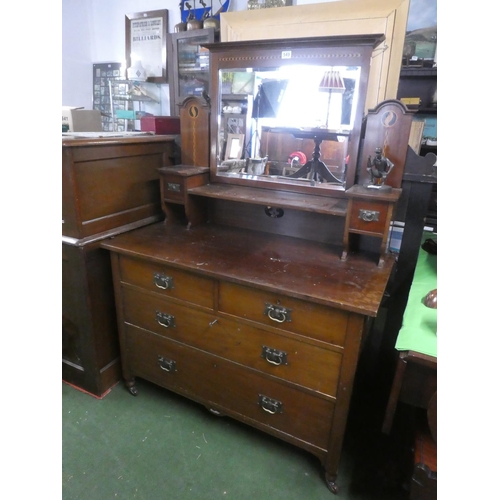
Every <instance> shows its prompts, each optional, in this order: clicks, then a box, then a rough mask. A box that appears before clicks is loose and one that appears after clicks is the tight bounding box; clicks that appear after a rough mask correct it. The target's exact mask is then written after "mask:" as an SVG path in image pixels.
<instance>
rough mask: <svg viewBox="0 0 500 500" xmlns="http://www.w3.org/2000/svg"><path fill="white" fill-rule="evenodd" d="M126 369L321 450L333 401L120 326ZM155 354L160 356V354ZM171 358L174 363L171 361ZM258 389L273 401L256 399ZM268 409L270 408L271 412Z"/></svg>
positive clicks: (127, 326) (323, 446)
mask: <svg viewBox="0 0 500 500" xmlns="http://www.w3.org/2000/svg"><path fill="white" fill-rule="evenodd" d="M125 346H126V349H127V359H128V370H129V372H130V374H131V375H132V376H138V377H142V378H145V379H147V380H149V381H151V382H154V383H156V384H159V385H161V386H163V387H166V388H169V389H172V390H174V391H175V392H179V393H181V394H183V395H186V396H188V397H191V398H192V399H194V400H196V401H199V402H201V403H203V404H205V405H206V406H207V407H210V406H211V405H216V406H217V409H219V410H222V411H226V412H227V413H228V414H233V416H236V417H238V416H239V417H240V418H241V417H244V420H245V421H246V422H249V423H253V424H254V425H256V426H257V427H260V428H271V429H274V430H276V431H278V433H281V434H284V435H286V437H287V438H288V439H289V438H290V436H294V438H296V439H297V440H302V441H304V442H306V443H310V444H312V445H313V446H315V447H318V448H320V449H323V450H325V449H326V448H327V445H328V437H329V432H330V426H331V419H332V415H333V410H334V403H333V402H331V401H327V400H325V399H323V398H318V397H315V396H312V395H310V394H307V393H305V392H303V391H301V390H298V389H294V388H292V387H289V386H286V385H283V384H282V383H280V382H279V381H274V380H272V379H268V378H265V377H263V376H261V375H259V374H258V373H257V372H254V371H251V370H248V369H246V368H244V367H242V366H240V365H238V364H235V363H232V362H230V361H227V360H224V359H222V358H219V357H216V356H212V355H209V354H207V353H205V352H202V351H200V350H197V349H193V348H191V347H188V346H186V345H184V344H180V343H177V342H173V341H171V340H169V339H166V338H164V337H160V336H158V335H154V334H152V333H149V332H146V331H144V330H140V329H138V328H135V327H133V326H130V325H126V326H125ZM160 358H161V359H160ZM171 362H174V363H175V366H173V364H172V363H171ZM259 395H262V396H265V397H266V398H270V399H272V400H274V401H276V402H279V403H280V404H281V408H279V409H277V408H276V407H275V406H274V405H273V401H267V402H263V403H262V405H263V406H265V407H266V408H267V411H266V410H264V409H263V407H262V405H261V404H259ZM272 412H273V413H272Z"/></svg>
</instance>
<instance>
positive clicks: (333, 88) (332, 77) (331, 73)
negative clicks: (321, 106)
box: [318, 69, 345, 94]
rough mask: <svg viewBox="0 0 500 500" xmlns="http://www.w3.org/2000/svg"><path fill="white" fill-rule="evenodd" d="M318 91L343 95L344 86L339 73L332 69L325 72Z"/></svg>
mask: <svg viewBox="0 0 500 500" xmlns="http://www.w3.org/2000/svg"><path fill="white" fill-rule="evenodd" d="M318 90H320V91H321V92H337V93H339V94H343V93H344V91H345V84H344V79H343V78H342V75H341V74H340V72H339V71H336V70H333V69H329V70H327V71H325V73H324V74H323V77H322V78H321V82H320V84H319V88H318Z"/></svg>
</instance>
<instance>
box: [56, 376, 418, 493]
mask: <svg viewBox="0 0 500 500" xmlns="http://www.w3.org/2000/svg"><path fill="white" fill-rule="evenodd" d="M137 388H138V390H139V394H138V396H136V397H134V396H132V395H131V394H130V393H129V392H128V391H127V389H126V388H125V386H124V384H123V383H119V384H118V385H116V386H115V387H114V388H113V389H112V390H111V391H110V392H109V394H108V395H106V396H105V397H104V398H103V399H101V400H99V399H96V398H94V397H92V396H91V395H89V394H86V393H84V392H81V391H79V390H77V389H75V388H74V387H72V386H70V385H67V384H65V383H63V384H62V422H63V425H62V493H63V495H62V498H63V500H77V499H78V500H108V499H109V500H111V499H120V498H121V499H127V500H128V499H143V500H157V499H168V500H184V499H210V500H211V499H219V498H220V499H226V498H227V499H230V498H232V499H238V500H247V499H248V500H255V499H257V500H259V499H264V498H272V499H273V500H281V499H283V500H285V499H286V500H294V499H303V500H304V499H305V500H320V499H329V500H333V499H334V498H338V499H339V500H344V499H347V500H354V499H359V500H368V499H373V500H375V499H376V500H406V499H407V498H408V493H407V491H406V489H405V488H404V482H405V480H407V479H409V478H407V477H406V476H405V474H404V473H403V471H402V470H401V469H402V460H401V457H400V456H399V455H398V454H401V453H403V454H404V453H406V452H407V449H406V448H405V447H404V446H403V445H402V442H401V441H400V440H399V439H398V438H396V440H395V438H394V437H387V436H383V435H382V434H381V433H380V431H379V428H378V424H377V425H375V426H373V425H372V424H370V422H372V421H373V418H371V417H370V415H369V414H365V413H364V411H365V409H364V408H365V406H366V405H365V403H366V401H367V398H366V397H365V396H366V395H364V394H361V397H360V398H359V399H360V401H362V402H364V403H363V405H361V406H360V407H359V408H358V410H356V409H355V407H356V404H355V401H354V402H353V406H354V409H353V410H352V411H351V413H353V412H354V416H353V417H352V418H351V419H350V423H349V426H348V431H347V434H346V438H345V445H344V451H343V455H342V461H341V466H340V470H339V476H338V485H339V487H340V493H339V494H338V495H337V496H334V495H333V494H332V493H331V492H330V491H329V490H328V488H327V487H326V484H325V482H324V479H323V470H322V467H321V464H320V462H319V460H318V459H317V458H316V457H315V456H314V455H312V454H309V453H307V452H305V451H303V450H301V449H299V448H297V447H295V446H292V445H289V444H288V443H284V442H282V441H280V440H278V439H276V438H274V437H270V436H268V435H266V434H265V433H262V432H259V431H257V430H255V429H253V428H250V427H248V426H246V425H243V424H241V423H239V422H236V421H235V420H232V419H231V418H228V417H217V416H214V415H213V414H211V413H210V412H208V411H207V409H206V408H205V407H203V406H201V405H198V404H196V403H194V402H191V401H189V400H187V399H185V398H182V397H180V396H178V395H176V394H173V393H171V392H169V391H167V390H165V389H162V388H160V387H157V386H155V385H153V384H150V383H148V382H146V381H143V380H141V379H139V380H138V381H137ZM356 412H357V413H356ZM358 422H359V424H358ZM405 470H406V468H405Z"/></svg>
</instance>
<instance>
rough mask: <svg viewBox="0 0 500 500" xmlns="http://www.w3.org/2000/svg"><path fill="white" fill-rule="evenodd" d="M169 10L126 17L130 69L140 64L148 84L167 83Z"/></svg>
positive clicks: (139, 13) (137, 13) (126, 46)
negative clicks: (133, 65)
mask: <svg viewBox="0 0 500 500" xmlns="http://www.w3.org/2000/svg"><path fill="white" fill-rule="evenodd" d="M167 31H168V10H166V9H162V10H152V11H149V12H136V13H134V14H127V15H126V16H125V51H126V57H125V59H126V62H127V68H129V67H130V66H131V65H132V63H134V62H138V61H140V62H141V64H142V66H143V68H144V69H145V70H146V76H147V81H148V82H153V83H167Z"/></svg>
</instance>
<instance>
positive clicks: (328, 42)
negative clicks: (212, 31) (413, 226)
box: [204, 34, 385, 196]
mask: <svg viewBox="0 0 500 500" xmlns="http://www.w3.org/2000/svg"><path fill="white" fill-rule="evenodd" d="M384 40H385V35H383V34H369V35H346V36H321V37H310V38H295V39H279V40H248V41H239V42H220V43H211V44H206V45H204V46H205V47H206V48H208V50H209V53H210V73H211V76H210V78H211V81H210V102H211V113H210V115H211V117H210V136H211V141H210V182H212V183H223V184H234V185H241V186H252V187H259V188H266V189H278V190H283V191H293V192H303V193H310V194H315V195H325V196H331V195H332V192H344V191H345V190H346V189H348V188H350V187H351V186H352V185H353V184H354V183H355V177H356V168H357V160H358V152H359V146H360V138H361V125H362V121H363V114H364V107H365V100H366V94H367V87H368V77H369V71H370V62H371V58H372V54H373V50H374V49H375V48H376V47H377V46H378V45H379V44H381V43H382V42H383V41H384ZM297 64H310V65H321V66H360V67H361V74H360V81H359V98H358V105H357V109H356V113H355V118H354V123H353V128H352V130H351V133H350V135H349V145H348V155H349V160H350V161H349V165H348V168H347V170H346V173H345V183H344V185H343V186H340V185H330V186H328V189H318V186H309V185H296V184H291V183H288V181H287V180H283V181H280V180H277V179H274V180H267V179H266V180H265V181H264V180H261V179H248V178H233V177H231V178H229V177H224V176H221V175H217V166H218V165H217V163H218V162H217V154H218V152H217V145H218V134H219V121H220V120H219V117H220V116H222V109H221V98H220V97H221V96H220V95H219V88H220V82H219V71H220V70H235V69H241V68H257V69H267V68H275V67H277V66H283V65H297ZM222 160H223V159H222V158H221V161H222Z"/></svg>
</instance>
